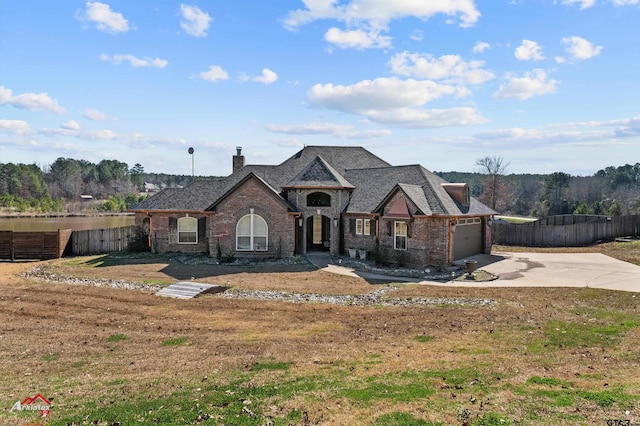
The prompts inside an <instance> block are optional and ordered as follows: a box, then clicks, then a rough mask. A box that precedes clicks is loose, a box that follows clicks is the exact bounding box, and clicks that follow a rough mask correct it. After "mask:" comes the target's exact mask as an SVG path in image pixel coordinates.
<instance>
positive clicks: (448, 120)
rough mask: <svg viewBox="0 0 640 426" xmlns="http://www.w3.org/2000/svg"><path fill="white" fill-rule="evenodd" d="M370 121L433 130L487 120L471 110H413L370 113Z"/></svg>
mask: <svg viewBox="0 0 640 426" xmlns="http://www.w3.org/2000/svg"><path fill="white" fill-rule="evenodd" d="M367 116H368V117H369V119H370V120H372V121H376V122H378V123H384V124H389V125H394V126H399V127H409V128H435V127H450V126H469V125H473V124H484V123H487V122H488V121H489V120H487V118H485V117H484V116H483V115H482V114H480V113H479V112H478V111H476V110H475V109H473V108H466V107H464V108H449V109H413V108H398V109H394V110H391V111H372V112H370V113H369V114H368V115H367Z"/></svg>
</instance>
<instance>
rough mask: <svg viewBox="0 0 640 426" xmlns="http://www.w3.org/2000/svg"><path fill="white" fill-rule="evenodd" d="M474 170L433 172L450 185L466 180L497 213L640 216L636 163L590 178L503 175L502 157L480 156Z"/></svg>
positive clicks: (639, 171) (639, 178) (639, 168)
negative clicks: (469, 171)
mask: <svg viewBox="0 0 640 426" xmlns="http://www.w3.org/2000/svg"><path fill="white" fill-rule="evenodd" d="M476 166H477V171H475V172H473V173H459V172H437V174H438V175H439V176H441V177H442V178H443V179H445V180H447V181H450V182H467V183H468V184H469V186H470V190H471V194H472V196H474V197H476V198H478V199H479V200H480V201H481V202H483V203H484V204H486V205H488V206H489V207H492V208H493V209H494V210H495V211H497V212H499V213H501V214H509V215H518V216H533V217H545V216H552V215H558V214H596V215H609V216H620V215H633V214H640V163H635V164H634V165H631V164H625V165H624V166H619V167H614V166H610V167H607V168H605V169H602V170H598V171H597V172H596V173H594V174H593V175H592V176H571V175H570V174H568V173H565V172H555V173H551V174H506V169H507V167H508V163H507V162H505V161H504V160H503V159H502V158H501V157H484V158H482V159H479V160H477V161H476Z"/></svg>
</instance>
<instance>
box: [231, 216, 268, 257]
mask: <svg viewBox="0 0 640 426" xmlns="http://www.w3.org/2000/svg"><path fill="white" fill-rule="evenodd" d="M268 234H269V232H268V227H267V222H266V221H265V220H264V219H263V218H262V217H261V216H260V215H257V214H254V213H251V214H248V215H246V216H243V217H242V218H241V219H240V220H239V221H238V224H237V225H236V250H238V251H266V250H267V249H268V241H267V236H268Z"/></svg>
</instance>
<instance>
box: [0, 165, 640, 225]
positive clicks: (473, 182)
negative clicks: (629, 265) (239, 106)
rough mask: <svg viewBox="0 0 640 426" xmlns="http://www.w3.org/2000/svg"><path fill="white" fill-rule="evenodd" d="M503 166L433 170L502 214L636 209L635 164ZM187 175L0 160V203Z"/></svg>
mask: <svg viewBox="0 0 640 426" xmlns="http://www.w3.org/2000/svg"><path fill="white" fill-rule="evenodd" d="M508 166H509V163H508V162H506V161H505V160H504V159H503V158H502V157H499V156H488V157H484V158H481V159H478V160H477V161H476V168H477V170H476V171H474V172H470V173H464V172H436V174H438V175H439V176H441V177H442V178H444V179H445V180H447V181H449V182H466V183H468V184H469V186H470V189H471V194H472V195H473V196H474V197H476V198H478V199H479V200H480V201H482V202H483V203H484V204H486V205H488V206H489V207H491V208H493V209H494V210H495V211H497V212H499V213H501V214H512V215H519V216H534V217H545V216H550V215H555V214H570V213H575V214H602V215H627V214H640V163H636V164H634V165H630V164H625V165H624V166H619V167H614V166H610V167H607V168H605V169H602V170H598V171H597V172H596V173H594V174H593V175H592V176H571V175H569V174H567V173H565V172H556V173H551V174H513V173H512V174H507V173H506V172H507V169H508ZM197 178H198V179H203V178H205V177H197ZM210 178H213V177H210ZM193 179H194V177H193V176H190V175H170V174H164V173H146V172H145V171H144V167H143V166H142V165H141V164H135V165H134V166H133V167H129V166H128V165H127V163H124V162H121V161H118V160H102V161H100V162H99V163H97V164H94V163H91V162H89V161H86V160H76V159H72V158H58V159H57V160H56V161H54V162H53V163H52V164H50V165H47V166H45V167H40V166H38V165H35V164H12V163H0V208H1V207H4V208H10V209H14V210H17V211H20V212H24V211H29V210H32V211H38V212H52V211H62V210H70V211H75V210H78V209H86V205H84V204H83V203H81V202H80V200H81V196H82V195H90V196H92V197H93V199H95V200H101V201H100V202H98V203H95V204H93V205H91V206H93V207H94V208H96V209H100V210H106V211H122V210H125V209H126V208H128V207H130V206H131V205H133V204H135V203H138V202H139V201H141V199H142V198H144V197H145V196H146V194H147V189H148V188H149V186H150V185H155V187H156V188H160V189H162V188H164V187H182V186H186V185H188V184H189V183H191V182H192V181H193Z"/></svg>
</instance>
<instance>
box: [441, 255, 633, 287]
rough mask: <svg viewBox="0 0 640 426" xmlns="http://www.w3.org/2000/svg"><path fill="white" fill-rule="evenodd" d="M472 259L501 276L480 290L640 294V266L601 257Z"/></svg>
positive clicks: (481, 266)
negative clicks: (582, 290) (550, 289)
mask: <svg viewBox="0 0 640 426" xmlns="http://www.w3.org/2000/svg"><path fill="white" fill-rule="evenodd" d="M471 259H474V260H477V261H478V265H477V268H478V269H480V268H481V269H483V270H485V271H487V272H489V273H491V274H494V275H497V276H498V279H497V280H495V281H491V282H486V283H477V284H475V285H476V286H478V287H591V288H601V289H607V290H621V291H633V292H640V266H636V265H633V264H631V263H627V262H623V261H621V260H617V259H614V258H612V257H609V256H605V255H604V254H600V253H562V254H552V253H496V254H493V255H478V256H474V257H472V258H471ZM459 283H460V282H459V281H457V282H456V283H455V285H458V284H459ZM469 284H472V285H473V284H474V283H469ZM449 285H451V284H449ZM460 285H466V284H465V283H460Z"/></svg>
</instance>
